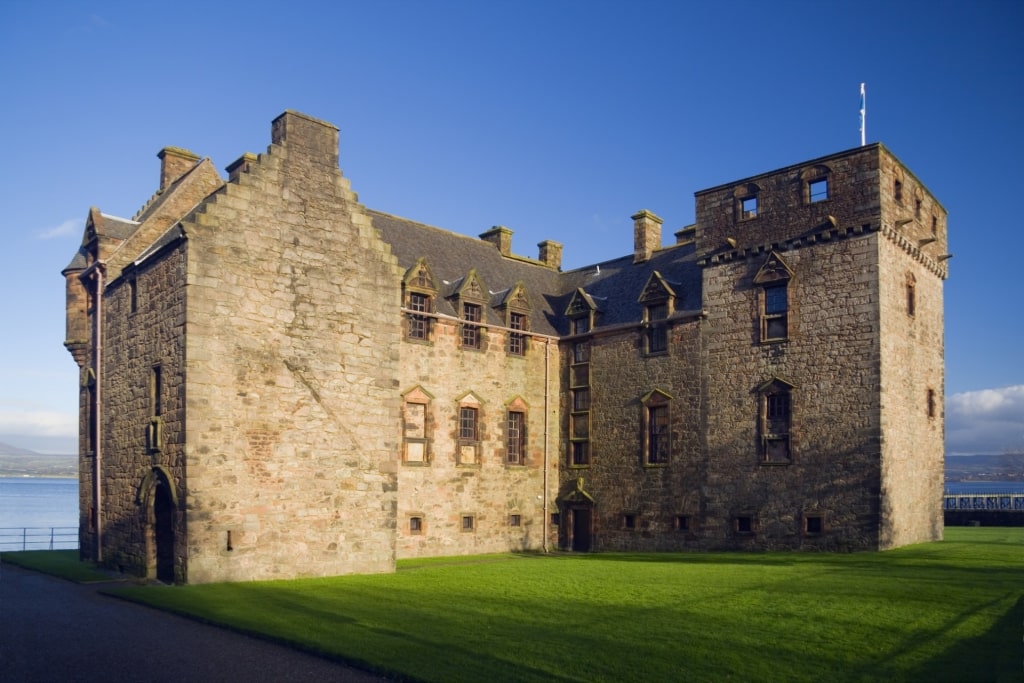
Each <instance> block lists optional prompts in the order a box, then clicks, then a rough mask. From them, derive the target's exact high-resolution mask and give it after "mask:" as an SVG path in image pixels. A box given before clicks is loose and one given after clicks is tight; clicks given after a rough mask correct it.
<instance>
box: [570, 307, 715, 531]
mask: <svg viewBox="0 0 1024 683" xmlns="http://www.w3.org/2000/svg"><path fill="white" fill-rule="evenodd" d="M701 344H702V342H701V324H700V323H699V322H698V321H696V320H686V321H677V322H675V323H674V324H673V325H672V327H671V328H670V330H669V337H668V352H667V353H666V354H663V355H654V356H647V355H645V354H644V349H643V332H642V330H641V328H640V327H637V328H634V329H628V330H626V331H622V332H620V333H618V334H613V335H608V336H602V335H600V334H599V335H597V336H596V337H595V338H594V339H593V340H592V341H591V348H590V373H591V375H590V376H591V449H592V452H591V464H590V466H587V467H574V466H572V465H571V464H569V465H567V466H566V468H565V470H564V471H563V479H564V482H563V485H571V483H572V482H573V481H574V480H575V479H576V478H578V477H582V478H583V480H584V481H583V487H584V490H585V491H586V492H587V493H588V494H590V495H591V496H592V497H593V498H594V509H593V538H592V541H593V549H594V550H634V551H652V550H681V549H686V548H696V547H699V539H698V536H697V535H696V534H695V533H694V529H696V528H697V522H698V519H699V518H700V514H701V490H702V487H703V482H704V466H705V465H704V461H703V458H702V452H703V433H702V432H703V430H702V426H703V420H702V415H701V384H700V359H701V355H700V348H701ZM568 352H569V351H567V353H568ZM563 362H565V363H568V362H569V357H568V356H566V357H565V359H563ZM654 390H659V391H661V392H664V393H665V394H667V395H668V396H669V397H671V398H670V400H669V421H670V433H671V437H670V439H671V445H670V452H669V462H668V464H666V465H648V464H645V457H644V410H645V409H646V408H645V406H644V405H643V403H642V399H643V398H644V396H646V395H647V394H649V393H650V392H652V391H654ZM563 410H564V411H565V415H568V414H569V410H570V406H569V405H568V403H567V402H566V403H565V404H564V405H563ZM565 422H566V424H565V426H564V428H565V429H568V423H567V421H565ZM567 446H568V445H566V447H565V448H563V449H562V453H563V458H566V453H567V451H568V447H567ZM563 462H564V460H563ZM570 462H571V461H570ZM626 515H631V516H633V525H632V526H629V527H627V525H626V522H625V518H626V517H625V516H626ZM681 515H686V516H689V517H690V519H691V520H692V522H693V524H692V525H691V527H690V529H689V530H686V529H683V530H677V528H676V526H677V517H679V516H681Z"/></svg>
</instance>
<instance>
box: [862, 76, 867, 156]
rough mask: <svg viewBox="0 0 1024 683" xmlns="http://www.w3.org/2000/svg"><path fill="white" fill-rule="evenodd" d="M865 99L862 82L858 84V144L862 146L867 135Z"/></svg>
mask: <svg viewBox="0 0 1024 683" xmlns="http://www.w3.org/2000/svg"><path fill="white" fill-rule="evenodd" d="M867 114H868V111H867V99H866V97H865V96H864V84H863V83H861V84H860V146H861V147H863V146H864V141H865V138H866V136H867Z"/></svg>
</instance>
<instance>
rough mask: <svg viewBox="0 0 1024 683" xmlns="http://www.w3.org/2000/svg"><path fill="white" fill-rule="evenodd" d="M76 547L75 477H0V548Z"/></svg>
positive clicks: (1000, 489) (973, 487) (976, 488)
mask: <svg viewBox="0 0 1024 683" xmlns="http://www.w3.org/2000/svg"><path fill="white" fill-rule="evenodd" d="M945 488H946V491H945V492H946V493H947V494H950V495H971V494H986V493H1006V494H1012V493H1020V494H1024V481H949V482H946V487H945ZM51 547H52V548H53V549H54V550H57V549H66V548H77V547H78V480H77V479H52V478H38V477H0V550H32V549H36V550H39V549H42V550H45V549H49V548H51Z"/></svg>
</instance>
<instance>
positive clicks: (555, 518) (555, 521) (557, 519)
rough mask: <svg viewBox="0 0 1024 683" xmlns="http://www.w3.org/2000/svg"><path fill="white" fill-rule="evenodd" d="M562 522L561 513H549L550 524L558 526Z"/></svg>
mask: <svg viewBox="0 0 1024 683" xmlns="http://www.w3.org/2000/svg"><path fill="white" fill-rule="evenodd" d="M561 523H562V515H561V514H560V513H558V512H552V513H551V526H558V525H559V524H561Z"/></svg>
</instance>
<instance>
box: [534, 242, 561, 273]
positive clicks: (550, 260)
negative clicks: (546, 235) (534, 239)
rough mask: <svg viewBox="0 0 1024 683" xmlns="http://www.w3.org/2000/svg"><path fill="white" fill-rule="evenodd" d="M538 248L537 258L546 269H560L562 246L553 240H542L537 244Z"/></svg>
mask: <svg viewBox="0 0 1024 683" xmlns="http://www.w3.org/2000/svg"><path fill="white" fill-rule="evenodd" d="M537 246H538V247H540V256H539V257H538V258H539V260H540V261H541V262H543V263H544V265H545V266H547V267H548V268H554V269H555V270H561V269H562V245H561V243H559V242H555V241H554V240H544V241H543V242H540V243H538V244H537Z"/></svg>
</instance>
